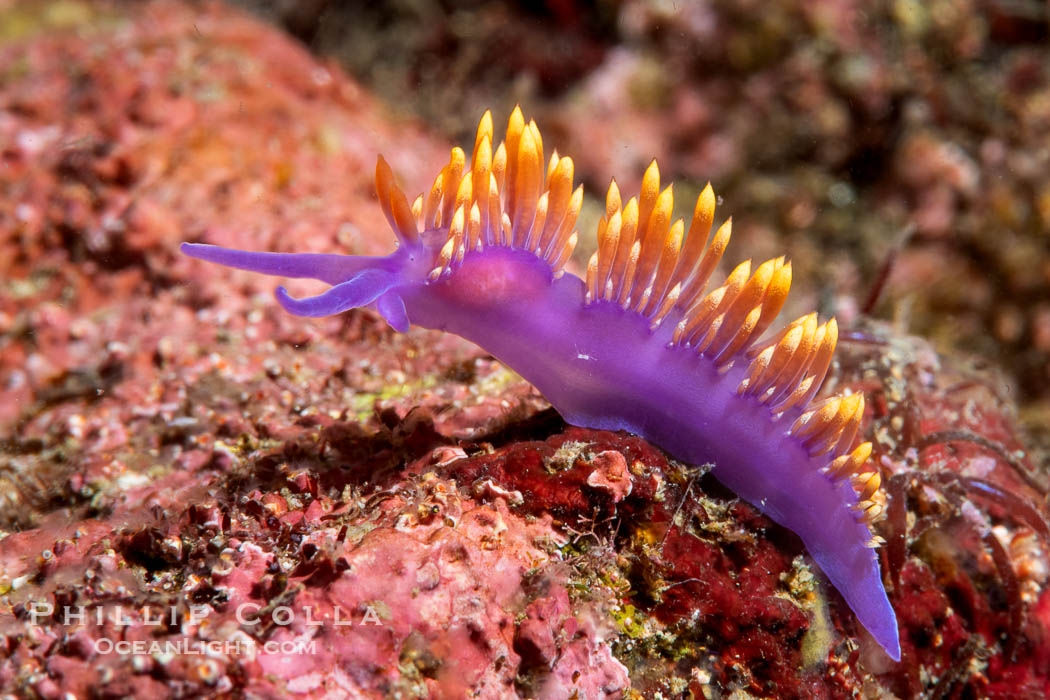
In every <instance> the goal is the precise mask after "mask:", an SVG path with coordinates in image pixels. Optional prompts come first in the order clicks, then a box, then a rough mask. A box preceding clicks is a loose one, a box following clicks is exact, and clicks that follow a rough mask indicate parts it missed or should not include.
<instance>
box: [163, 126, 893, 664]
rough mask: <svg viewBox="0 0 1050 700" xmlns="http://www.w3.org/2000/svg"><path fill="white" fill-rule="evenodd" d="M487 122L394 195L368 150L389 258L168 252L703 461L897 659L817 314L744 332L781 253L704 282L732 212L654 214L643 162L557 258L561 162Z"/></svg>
mask: <svg viewBox="0 0 1050 700" xmlns="http://www.w3.org/2000/svg"><path fill="white" fill-rule="evenodd" d="M491 124H492V122H491V117H490V116H489V114H488V113H486V115H485V117H483V119H482V122H481V125H480V126H479V129H478V137H477V141H476V144H475V150H474V155H473V159H472V162H471V167H470V168H469V169H467V168H466V167H465V165H466V160H465V155H464V154H463V152H462V151H461V150H459V149H453V152H452V157H451V159H450V162H449V165H448V166H446V167H445V168H444V169H443V170H442V172H441V173H440V174H439V175H438V177H437V180H436V181H435V185H434V188H432V189H431V191H430V193H429V194H428V196H427V197H426V198H423V197H420V198H419V199H417V200H416V202H415V203H414V204H413V205H411V206H409V205H408V203H407V200H406V199H405V198H404V195H403V194H402V193H401V191H400V190H399V189H397V187H396V185H395V184H394V183H393V176H392V173H390V171H389V168H388V167H387V166H386V163H385V162H384V161H382V159H380V162H379V166H378V167H377V175H376V185H377V191H378V194H379V199H380V203H381V205H382V206H383V209H384V211H385V212H386V214H387V216H388V219H389V220H390V222H391V225H392V227H393V229H394V231H395V233H396V234H397V236H398V239H399V247H398V249H397V250H396V251H395V252H394V253H392V254H391V255H389V256H386V257H382V258H372V257H363V256H340V255H321V254H276V253H253V252H246V251H238V250H230V249H225V248H220V247H217V246H211V245H202V244H183V246H182V250H183V252H184V253H186V254H187V255H190V256H193V257H195V258H199V259H201V260H206V261H209V262H215V263H219V264H221V265H226V266H228V267H234V268H240V269H244V270H252V271H256V272H261V273H265V274H270V275H277V276H284V277H306V278H314V279H318V280H322V281H324V282H327V283H329V284H331V285H333V286H332V288H331V289H329V290H328V291H326V292H325V293H323V294H321V295H319V296H317V297H312V298H307V299H293V298H291V297H290V296H289V295H288V294H287V293H286V292H285V290H284V288H283V287H279V288H278V289H277V293H276V296H277V299H278V301H279V302H280V303H281V305H282V306H283V307H284V308H285V309H286V310H288V311H289V312H291V313H293V314H298V315H301V316H315V317H316V316H326V315H330V314H336V313H340V312H342V311H345V310H347V309H350V308H356V307H368V308H371V309H373V310H375V311H376V312H378V313H379V314H380V315H381V316H382V317H383V318H385V319H386V320H387V322H388V323H389V324H390V325H391V326H392V327H393V328H395V329H397V330H398V331H402V332H403V331H407V330H408V328H409V325H410V324H414V325H418V326H422V327H425V328H432V329H437V330H441V331H447V332H450V333H455V334H456V335H459V336H462V337H464V338H466V339H468V340H470V341H472V342H474V343H476V344H477V345H479V346H480V347H482V348H484V349H485V350H486V351H487V352H489V353H491V354H492V355H493V356H494V357H496V358H497V359H499V360H500V361H501V362H503V363H505V364H506V365H507V366H509V367H511V368H512V369H514V370H515V371H516V372H518V373H519V374H520V375H521V376H522V377H524V378H525V379H527V380H528V381H529V382H531V383H532V384H533V385H534V386H535V387H536V388H537V389H538V390H539V391H540V392H542V393H543V395H544V396H545V397H546V398H547V400H548V401H550V403H551V404H552V405H553V406H554V407H555V408H556V409H557V410H558V412H559V413H560V414H561V415H562V416H563V417H564V418H565V420H566V421H567V422H569V423H571V424H573V425H579V426H584V427H590V428H598V429H605V430H626V431H629V432H631V433H635V434H637V435H640V436H642V437H644V438H646V439H648V440H650V441H651V442H653V443H655V444H657V445H659V446H660V447H662V448H663V449H665V450H666V451H667V452H668V453H670V454H671V455H673V456H674V457H675V458H677V459H679V460H682V461H685V462H691V463H694V464H703V463H712V464H713V465H714V468H713V470H712V473H713V475H714V476H715V477H716V478H717V479H718V480H719V481H721V482H722V483H723V484H725V485H726V486H727V487H729V488H730V489H732V490H733V491H734V492H735V493H736V494H737V495H739V496H740V497H741V498H743V499H744V500H746V501H748V502H750V503H751V504H753V505H755V506H756V507H757V508H759V509H760V510H761V511H762V512H763V513H765V514H766V515H768V516H769V517H770V518H772V519H773V520H774V521H776V522H778V523H780V524H781V525H783V526H785V527H787V528H789V529H791V530H792V531H794V532H795V533H797V534H798V535H799V537H801V538H802V540H803V542H804V543H805V545H806V548H807V549H808V551H809V553H810V554H811V555H812V557H813V559H814V560H815V561H816V562H817V564H818V565H819V566H820V568H821V570H823V572H824V573H825V574H826V575H827V577H828V579H829V580H830V581H831V583H832V584H833V585H834V586H835V587H836V588H837V589H838V590H839V592H840V593H841V594H842V596H843V598H844V599H845V600H846V602H847V603H848V604H849V606H850V608H851V609H852V610H853V612H854V613H855V614H856V616H857V619H858V620H859V621H860V623H861V624H862V625H863V626H864V627H865V628H866V629H867V630H868V631H869V632H870V633H871V635H872V636H873V637H874V639H875V640H876V641H877V642H878V643H879V644H880V645H881V646H882V647H883V648H884V649H885V650H886V652H887V653H888V654H889V656H890V657H892V658H893V659H894V660H899V659H900V643H899V638H898V630H897V620H896V616H895V614H894V611H893V608H892V607H891V605H890V603H889V599H888V598H887V595H886V591H885V589H884V587H883V583H882V577H881V574H880V570H879V563H878V558H877V550H876V549H875V545H877V544H878V542H879V541H880V540H879V538H877V537H874V536H873V534H872V532H871V529H870V525H871V523H872V522H873V521H874V520H875V519H876V518H877V516H878V515H879V513H880V512H881V509H882V504H881V500H880V496H879V493H878V486H879V475H878V471H877V468H874V471H869V469H872V468H871V467H870V466H869V465H868V460H867V457H868V454H869V453H870V449H871V448H870V445H869V444H868V443H861V444H859V445H854V443H855V440H856V436H857V432H858V427H859V424H860V419H861V415H862V413H863V396H862V395H860V394H854V395H851V396H836V397H831V398H829V399H824V400H818V401H815V402H814V401H813V398H814V396H815V394H816V392H817V391H818V390H819V388H820V384H821V382H822V380H823V378H824V374H825V373H826V371H827V369H828V366H829V364H830V359H831V352H832V351H833V349H834V344H835V338H836V334H837V330H836V327H835V325H834V321H833V320H832V321H830V322H828V323H825V324H823V325H817V323H816V317H815V315H814V314H810V315H808V316H804V317H802V318H800V319H798V320H797V321H795V322H793V323H791V324H789V325H788V326H787V327H786V328H785V329H783V330H782V331H780V332H779V333H778V334H775V335H774V336H772V338H771V339H767V340H761V339H760V336H761V335H762V333H763V332H764V331H765V330H766V329H767V328H768V326H769V324H770V322H771V321H772V320H773V319H774V318H775V316H776V314H777V313H778V312H779V310H780V306H781V305H782V303H783V297H784V296H785V295H786V293H787V286H788V285H789V284H790V263H785V262H784V260H783V258H779V259H777V260H771V261H768V262H767V263H765V264H763V265H761V266H759V267H758V268H756V269H755V270H754V272H753V274H752V271H751V268H750V261H749V262H747V263H743V264H741V265H740V266H738V267H737V268H736V269H735V270H734V271H733V272H732V273H731V274H730V275H729V278H728V279H727V280H726V282H725V284H723V285H722V286H721V287H718V288H716V289H715V290H713V291H711V292H708V293H705V292H707V290H706V282H707V280H708V277H709V276H710V274H711V272H712V271H713V269H714V267H715V265H716V264H717V262H718V260H719V258H720V257H721V253H722V251H723V250H724V248H725V244H726V242H727V241H728V237H729V222H727V223H726V224H725V225H723V226H722V227H721V228H719V230H718V231H717V232H716V233H715V235H714V237H713V239H712V241H711V242H710V243H709V244H708V245H706V246H705V245H704V242H705V241H706V239H707V235H708V230H709V229H710V227H711V221H712V218H713V209H714V198H713V194H712V193H711V191H710V187H708V188H707V189H705V191H704V193H703V194H701V196H700V199H699V200H698V203H697V207H696V212H695V214H694V218H693V222H692V225H691V226H690V229H689V234H688V236H686V235H685V229H684V225H683V224H682V222H681V221H678V222H675V223H674V224H671V223H670V218H671V216H670V212H671V204H672V197H671V188H670V187H668V188H666V189H665V190H663V191H660V189H659V174H658V171H657V170H656V166H655V163H654V164H653V165H652V166H650V169H649V171H647V173H646V177H645V179H644V180H643V186H642V193H641V195H640V196H639V198H638V199H637V200H635V199H631V200H630V201H629V202H628V203H627V204H626V205H623V204H622V202H621V201H620V196H619V191H618V190H617V189H616V185H615V183H614V184H613V185H612V187H610V192H609V196H608V198H607V206H606V216H605V217H603V218H602V220H601V222H600V224H599V231H598V239H599V250H598V252H596V253H595V255H594V257H592V259H591V262H590V265H589V266H588V274H587V279H586V280H583V279H580V278H579V277H577V276H575V275H572V274H566V273H563V272H562V271H561V267H562V266H563V265H564V264H565V262H566V261H567V259H568V257H569V254H570V253H571V252H572V248H573V247H574V245H575V242H576V241H575V239H576V234H575V233H574V232H573V226H574V225H575V219H576V214H577V213H578V211H579V201H580V190H579V189H576V190H575V191H574V190H573V189H572V162H571V160H570V159H569V158H567V157H561V158H559V157H558V155H557V154H555V155H554V156H553V157H552V159H551V161H550V165H549V167H547V168H546V169H545V168H544V167H543V166H544V161H543V155H542V143H541V141H540V136H539V131H538V129H536V127H535V124H534V123H528V124H526V123H525V122H524V120H523V118H522V116H521V113H520V111H519V110H517V109H516V110H515V111H514V114H513V115H512V116H511V119H510V124H509V126H508V132H507V138H506V140H505V141H504V142H503V143H501V144H500V145H499V147H498V148H497V149H496V150H495V151H493V148H492V126H491Z"/></svg>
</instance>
